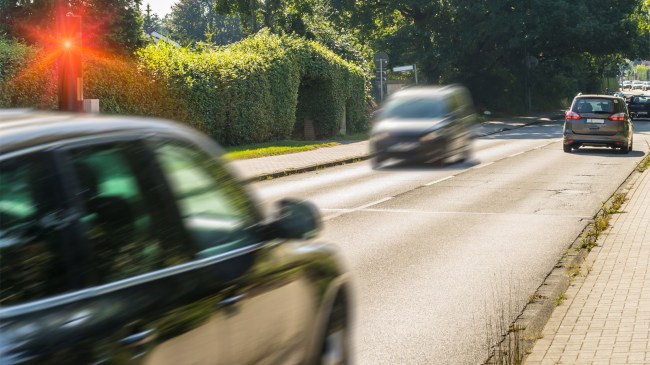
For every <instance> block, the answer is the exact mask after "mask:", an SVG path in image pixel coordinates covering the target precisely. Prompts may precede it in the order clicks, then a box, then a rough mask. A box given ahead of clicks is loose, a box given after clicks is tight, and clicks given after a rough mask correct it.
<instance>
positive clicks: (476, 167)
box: [472, 161, 494, 169]
mask: <svg viewBox="0 0 650 365" xmlns="http://www.w3.org/2000/svg"><path fill="white" fill-rule="evenodd" d="M493 163H494V161H491V162H486V163H482V164H480V165H478V166H474V167H472V168H473V169H482V168H484V167H485V166H490V165H492V164H493Z"/></svg>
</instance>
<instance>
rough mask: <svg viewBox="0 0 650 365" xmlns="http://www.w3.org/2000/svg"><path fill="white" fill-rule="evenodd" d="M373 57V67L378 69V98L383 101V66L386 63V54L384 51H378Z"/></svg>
mask: <svg viewBox="0 0 650 365" xmlns="http://www.w3.org/2000/svg"><path fill="white" fill-rule="evenodd" d="M373 59H374V61H375V67H376V68H378V69H379V90H380V94H379V95H380V99H379V100H380V101H384V81H385V79H384V72H385V71H384V68H385V67H386V66H387V65H388V55H387V54H386V52H379V53H377V54H376V55H375V57H374V58H373Z"/></svg>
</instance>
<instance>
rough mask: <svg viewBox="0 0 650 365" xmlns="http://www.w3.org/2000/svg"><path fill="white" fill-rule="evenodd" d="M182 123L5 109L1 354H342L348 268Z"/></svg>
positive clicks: (171, 357)
mask: <svg viewBox="0 0 650 365" xmlns="http://www.w3.org/2000/svg"><path fill="white" fill-rule="evenodd" d="M220 154H221V152H220V149H219V148H218V146H217V145H216V144H215V143H213V142H212V141H211V140H209V139H208V138H207V137H205V136H203V135H202V134H200V133H198V132H196V131H194V130H192V129H190V128H188V127H184V126H182V125H178V124H174V123H171V122H166V121H156V120H149V119H143V118H132V117H98V116H89V115H71V114H53V113H37V112H24V111H3V112H0V363H1V364H127V363H128V364H130V363H134V364H174V365H180V364H256V363H263V364H278V363H282V364H285V363H289V364H343V363H345V362H346V361H347V356H348V352H347V343H348V342H347V338H348V320H349V319H350V313H349V304H348V303H349V299H350V297H349V294H348V290H347V285H348V283H347V280H346V277H347V275H346V273H345V272H344V270H343V269H342V267H341V264H340V263H339V261H338V260H337V255H336V252H335V251H334V250H333V248H332V247H331V246H329V245H325V244H318V243H315V242H312V241H308V240H307V239H308V238H310V237H313V236H314V235H315V234H316V233H317V232H318V230H319V228H320V224H321V223H320V216H319V214H318V211H317V210H316V208H315V207H314V206H313V205H311V204H309V203H307V202H299V201H295V200H283V201H281V202H279V209H278V212H277V214H276V215H275V216H274V217H271V218H269V219H265V218H264V217H263V216H262V213H261V211H260V210H259V209H260V208H259V207H258V206H257V205H256V204H255V202H254V201H253V200H252V198H251V196H250V195H249V193H248V192H247V191H246V190H245V189H244V187H243V186H242V184H241V183H240V182H238V180H237V179H235V178H234V177H233V176H231V174H230V173H229V172H228V170H227V167H226V166H225V165H224V164H223V163H222V162H221V160H220V157H219V156H220Z"/></svg>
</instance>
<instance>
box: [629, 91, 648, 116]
mask: <svg viewBox="0 0 650 365" xmlns="http://www.w3.org/2000/svg"><path fill="white" fill-rule="evenodd" d="M627 107H628V109H629V111H630V115H631V116H632V118H633V119H642V118H643V119H648V118H650V95H635V96H633V97H631V98H630V102H629V103H628V105H627Z"/></svg>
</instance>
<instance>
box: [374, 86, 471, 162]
mask: <svg viewBox="0 0 650 365" xmlns="http://www.w3.org/2000/svg"><path fill="white" fill-rule="evenodd" d="M375 115H376V116H375V118H374V120H373V124H372V131H371V134H370V150H371V153H372V155H373V158H372V160H371V161H372V164H373V166H374V167H378V166H379V165H380V164H381V163H382V162H383V161H385V160H387V159H389V158H396V159H400V160H408V161H415V162H435V163H440V162H442V161H445V160H446V159H448V158H451V157H453V156H456V155H460V156H461V157H460V161H464V160H467V159H469V158H470V156H471V149H472V141H473V137H474V133H473V132H474V131H473V128H474V126H475V125H476V123H477V122H478V119H477V116H476V113H475V109H474V105H473V103H472V99H471V97H470V94H469V91H468V90H467V89H466V88H465V87H463V86H460V85H449V86H443V87H413V88H408V89H404V90H400V91H398V92H396V93H394V94H391V95H390V97H389V98H388V99H387V100H386V101H385V103H384V104H383V106H382V107H381V109H380V110H379V111H378V112H377V113H376V114H375Z"/></svg>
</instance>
